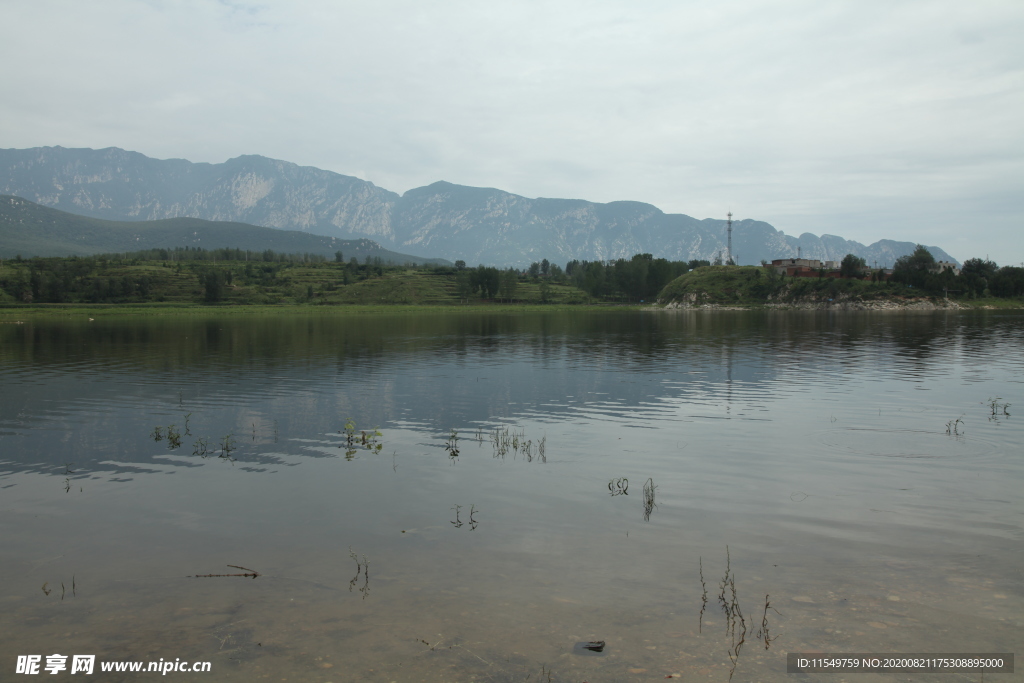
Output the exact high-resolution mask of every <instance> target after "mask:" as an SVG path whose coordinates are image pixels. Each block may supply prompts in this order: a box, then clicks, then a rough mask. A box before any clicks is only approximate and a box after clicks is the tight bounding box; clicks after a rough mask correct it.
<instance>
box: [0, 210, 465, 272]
mask: <svg viewBox="0 0 1024 683" xmlns="http://www.w3.org/2000/svg"><path fill="white" fill-rule="evenodd" d="M185 246H188V247H201V248H203V249H208V250H212V249H219V248H225V247H226V248H231V249H243V250H251V251H253V252H261V251H265V250H267V249H270V250H272V251H275V252H277V253H298V254H303V253H307V254H316V255H318V256H324V257H327V258H334V255H335V253H336V252H338V251H340V252H342V253H343V254H344V257H345V259H346V260H347V259H349V258H350V257H353V256H354V257H356V258H358V259H360V260H363V259H365V258H366V257H367V256H369V257H371V258H379V259H381V261H383V262H385V263H388V262H391V263H396V264H405V263H417V264H420V263H433V264H439V265H444V264H448V262H447V261H445V260H444V259H425V258H421V257H418V256H410V255H408V254H400V253H397V252H393V251H388V250H387V249H384V248H382V247H381V246H380V245H379V244H377V243H376V242H374V241H372V240H369V239H356V240H342V239H335V238H332V237H324V236H321V235H312V234H309V233H305V232H299V231H296V230H275V229H274V228H263V227H259V226H255V225H248V224H246V223H223V222H218V221H204V220H201V219H199V218H167V219H164V220H158V221H138V222H121V221H107V220H101V219H98V218H89V217H87V216H78V215H76V214H72V213H67V212H65V211H58V210H57V209H51V208H48V207H45V206H40V205H39V204H34V203H32V202H30V201H28V200H26V199H22V198H21V197H15V196H12V195H0V258H12V257H14V256H17V255H21V256H23V257H26V258H28V257H33V256H88V255H91V254H102V253H115V252H126V251H129V252H134V251H142V250H146V249H161V248H163V249H172V248H174V247H185Z"/></svg>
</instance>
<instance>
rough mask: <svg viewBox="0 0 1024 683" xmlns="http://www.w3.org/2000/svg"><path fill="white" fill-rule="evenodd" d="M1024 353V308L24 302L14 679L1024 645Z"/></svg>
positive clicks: (16, 368) (696, 668)
mask: <svg viewBox="0 0 1024 683" xmlns="http://www.w3.org/2000/svg"><path fill="white" fill-rule="evenodd" d="M1022 349H1024V316H1022V315H1020V314H1019V313H998V312H969V313H957V312H914V313H910V312H907V313H873V314H871V313H849V312H847V313H828V312H799V311H793V312H761V311H696V312H672V313H668V312H652V311H624V310H609V311H595V310H581V311H575V312H574V311H557V312H551V313H521V314H515V313H493V314H488V313H480V312H479V311H477V312H474V313H465V314H460V313H451V312H431V311H426V312H422V313H404V314H400V315H398V314H388V313H380V314H369V313H367V314H358V313H339V312H337V311H327V312H321V311H316V310H313V309H311V312H310V313H309V314H307V315H300V314H296V313H280V314H261V315H256V314H246V313H233V312H232V313H229V314H222V313H218V312H217V311H211V312H210V313H208V314H193V315H181V316H174V315H167V316H139V317H133V316H127V317H107V318H97V319H96V320H94V321H89V319H88V317H87V315H84V314H83V315H75V316H69V317H66V318H48V317H39V318H34V319H26V320H25V321H24V322H23V323H22V324H17V323H16V322H15V321H13V319H12V318H10V316H9V317H8V319H7V322H5V323H4V324H0V382H2V386H3V391H2V393H0V534H2V539H3V543H2V545H0V574H2V576H3V577H4V581H3V583H2V585H0V632H2V633H3V634H4V638H3V640H2V641H0V652H2V656H0V661H2V666H3V667H4V670H5V671H7V672H8V673H10V672H12V671H14V670H15V666H16V661H17V659H18V657H19V656H24V655H40V656H41V657H42V663H41V665H40V666H45V665H46V662H47V660H46V657H47V656H49V655H53V654H61V655H65V656H69V657H70V656H71V655H75V654H83V655H95V656H96V674H95V675H96V677H97V678H96V679H97V680H151V679H152V676H153V674H152V673H150V674H138V675H132V674H126V673H101V672H100V671H99V668H100V665H101V663H102V662H115V661H141V662H159V661H160V660H163V662H174V661H177V660H180V661H186V662H196V661H199V662H210V667H211V671H212V674H201V673H175V672H172V673H170V674H168V676H169V679H174V680H200V679H202V680H207V679H209V680H217V681H254V680H269V681H318V682H339V681H351V680H359V681H363V680H365V681H385V682H387V681H522V680H527V679H528V680H531V681H537V680H540V681H548V680H550V681H590V682H591V683H594V682H595V681H634V680H635V681H646V680H650V681H653V680H664V679H665V678H666V677H669V676H673V675H676V674H679V675H681V677H682V678H684V679H688V680H701V681H729V680H730V677H731V680H734V681H782V680H790V679H791V676H790V675H788V674H786V653H787V652H847V653H872V652H878V653H918V652H932V653H965V652H986V653H988V652H991V653H996V652H1014V651H1015V650H1016V651H1018V652H1020V651H1021V650H1022V648H1021V647H1020V646H1021V644H1022V636H1024V576H1022V568H1024V545H1022V543H1021V541H1022V538H1024V533H1022V531H1024V458H1022V449H1021V444H1022V443H1024V419H1022V416H1021V410H1022V409H1024V391H1022V389H1024V352H1022ZM230 574H235V576H223V575H230ZM253 574H256V575H257V576H253ZM590 641H604V642H605V647H604V649H603V650H602V651H600V652H595V651H592V650H587V649H585V648H582V647H581V646H580V645H578V644H579V643H584V642H590ZM70 662H71V660H70V659H69V660H68V669H69V670H68V671H63V672H61V673H62V675H65V676H67V675H70ZM161 666H162V663H161ZM42 673H43V674H46V673H47V672H46V671H42ZM1018 676H1019V674H1018ZM3 678H5V679H7V678H8V676H7V675H6V674H5V675H4V676H3ZM840 678H842V677H841V676H840V675H838V674H828V675H820V676H818V675H816V676H815V677H814V680H836V681H838V680H840ZM1009 678H1013V675H1009V676H1007V675H1005V674H1004V675H1003V676H1002V677H998V676H997V677H995V678H994V679H993V680H1002V679H1009ZM72 680H75V679H72ZM871 680H882V681H888V680H893V681H895V680H934V676H933V675H932V674H879V675H876V676H874V677H873V678H872V679H871ZM943 680H950V681H955V680H964V681H977V680H979V675H978V674H947V675H946V676H945V677H944V679H943ZM1018 680H1019V679H1018Z"/></svg>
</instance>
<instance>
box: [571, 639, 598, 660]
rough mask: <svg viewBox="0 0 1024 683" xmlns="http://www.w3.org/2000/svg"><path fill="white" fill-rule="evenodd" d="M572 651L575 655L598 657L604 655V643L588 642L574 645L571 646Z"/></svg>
mask: <svg viewBox="0 0 1024 683" xmlns="http://www.w3.org/2000/svg"><path fill="white" fill-rule="evenodd" d="M572 651H573V653H575V654H578V655H586V656H588V657H593V656H600V655H603V654H604V641H603V640H590V641H587V642H585V643H576V644H575V645H573V647H572Z"/></svg>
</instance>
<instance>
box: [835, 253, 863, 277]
mask: <svg viewBox="0 0 1024 683" xmlns="http://www.w3.org/2000/svg"><path fill="white" fill-rule="evenodd" d="M867 265H868V264H867V262H866V261H865V260H864V259H862V258H861V257H859V256H854V255H853V254H847V255H846V256H844V257H843V261H842V263H840V264H839V277H845V278H850V277H860V275H861V271H862V270H863V269H864V268H866V267H867Z"/></svg>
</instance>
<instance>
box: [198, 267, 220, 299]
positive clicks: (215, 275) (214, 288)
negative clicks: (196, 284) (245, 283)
mask: <svg viewBox="0 0 1024 683" xmlns="http://www.w3.org/2000/svg"><path fill="white" fill-rule="evenodd" d="M202 280H203V289H204V290H205V299H206V302H207V303H216V302H218V301H220V300H221V296H222V295H223V290H224V284H223V282H222V281H221V277H220V273H219V272H218V271H216V270H212V269H211V270H208V271H206V273H205V274H204V275H203V279H202Z"/></svg>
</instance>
